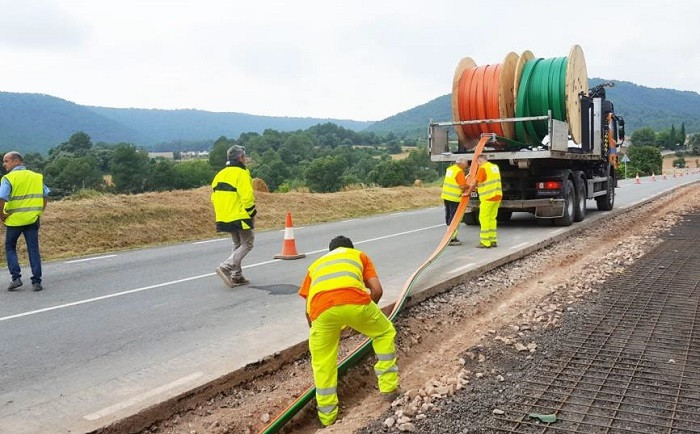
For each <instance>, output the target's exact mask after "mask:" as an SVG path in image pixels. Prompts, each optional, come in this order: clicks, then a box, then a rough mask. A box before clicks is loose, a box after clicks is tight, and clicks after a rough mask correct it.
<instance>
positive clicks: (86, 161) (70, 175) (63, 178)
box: [44, 156, 104, 196]
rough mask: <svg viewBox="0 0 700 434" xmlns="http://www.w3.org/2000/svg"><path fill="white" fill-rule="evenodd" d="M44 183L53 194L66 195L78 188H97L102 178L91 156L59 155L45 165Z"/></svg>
mask: <svg viewBox="0 0 700 434" xmlns="http://www.w3.org/2000/svg"><path fill="white" fill-rule="evenodd" d="M44 173H45V177H46V180H45V183H46V185H48V186H49V187H50V188H51V190H52V193H53V194H56V195H58V196H67V195H70V194H73V193H75V192H76V191H78V190H80V189H93V190H99V189H102V188H103V187H104V179H103V178H102V173H101V172H100V169H99V168H98V165H97V161H96V159H95V157H93V156H85V157H73V156H64V157H59V158H57V159H55V160H53V161H51V162H50V163H48V164H47V165H46V169H45V170H44Z"/></svg>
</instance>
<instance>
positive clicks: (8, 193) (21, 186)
mask: <svg viewBox="0 0 700 434" xmlns="http://www.w3.org/2000/svg"><path fill="white" fill-rule="evenodd" d="M2 165H3V167H4V168H5V170H6V171H7V175H5V176H3V177H2V181H1V182H0V210H1V211H2V213H1V214H0V218H2V221H3V222H4V223H5V227H6V229H5V255H6V257H7V268H8V269H9V270H10V275H11V276H12V281H11V282H10V284H9V286H8V287H7V290H8V291H18V290H19V287H20V286H22V279H21V277H22V272H21V269H20V266H19V261H18V258H17V240H18V239H19V237H20V235H24V240H25V241H26V243H27V253H28V255H29V265H30V267H31V269H32V289H33V290H34V291H41V290H42V289H44V287H43V286H42V284H41V279H42V274H41V253H40V252H39V219H40V217H41V215H42V214H43V213H44V209H45V208H46V196H47V195H48V194H49V189H48V187H46V185H44V177H43V176H42V175H41V174H40V173H36V172H32V171H31V170H29V169H27V168H26V167H24V159H23V158H22V154H20V153H19V152H16V151H11V152H8V153H6V154H5V155H4V156H3V158H2Z"/></svg>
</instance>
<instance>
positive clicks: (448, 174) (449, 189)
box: [440, 164, 462, 202]
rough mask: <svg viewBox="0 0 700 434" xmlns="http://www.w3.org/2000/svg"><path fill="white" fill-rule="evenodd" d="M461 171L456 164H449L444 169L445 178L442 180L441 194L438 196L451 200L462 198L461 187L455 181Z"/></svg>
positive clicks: (455, 200) (457, 200)
mask: <svg viewBox="0 0 700 434" xmlns="http://www.w3.org/2000/svg"><path fill="white" fill-rule="evenodd" d="M460 172H462V168H461V167H459V166H458V165H456V164H453V165H451V166H450V167H448V168H447V170H446V171H445V180H444V181H443V182H442V194H441V195H440V198H442V199H444V200H449V201H451V202H459V201H460V200H462V188H461V187H460V186H459V183H458V182H457V175H459V173H460Z"/></svg>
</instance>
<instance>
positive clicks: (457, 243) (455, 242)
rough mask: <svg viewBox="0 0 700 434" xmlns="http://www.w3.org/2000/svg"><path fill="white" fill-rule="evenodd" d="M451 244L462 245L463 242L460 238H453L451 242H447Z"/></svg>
mask: <svg viewBox="0 0 700 434" xmlns="http://www.w3.org/2000/svg"><path fill="white" fill-rule="evenodd" d="M447 244H448V245H449V246H461V245H462V242H461V241H460V240H459V239H458V238H452V239H451V240H450V242H449V243H447Z"/></svg>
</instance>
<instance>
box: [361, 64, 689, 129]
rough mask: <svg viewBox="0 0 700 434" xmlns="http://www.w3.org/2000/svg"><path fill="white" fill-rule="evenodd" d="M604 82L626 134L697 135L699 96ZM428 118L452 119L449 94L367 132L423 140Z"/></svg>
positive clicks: (592, 81)
mask: <svg viewBox="0 0 700 434" xmlns="http://www.w3.org/2000/svg"><path fill="white" fill-rule="evenodd" d="M602 81H604V80H603V79H601V78H592V79H590V80H589V86H591V87H593V86H595V85H597V84H599V83H601V82H602ZM605 81H613V82H614V83H615V87H613V88H606V94H607V98H608V99H609V100H610V101H612V102H613V104H614V106H615V112H616V113H617V114H619V115H621V116H622V117H624V118H625V128H626V133H627V135H631V133H632V132H633V131H635V130H638V129H639V128H642V127H651V128H653V129H655V130H657V131H660V130H665V129H668V128H670V127H671V125H673V124H675V126H676V130H678V128H680V126H681V123H685V129H686V133H696V132H700V95H699V94H697V93H696V92H690V91H680V90H674V89H658V88H649V87H645V86H639V85H637V84H634V83H630V82H628V81H616V80H605ZM430 119H433V120H434V121H436V122H444V121H451V120H452V95H451V94H447V95H443V96H441V97H439V98H436V99H434V100H432V101H429V102H427V103H425V104H422V105H419V106H417V107H414V108H412V109H410V110H407V111H404V112H401V113H398V114H396V115H394V116H391V117H389V118H386V119H384V120H381V121H379V122H375V123H374V124H372V125H370V126H369V127H368V128H367V131H373V132H375V133H377V134H386V133H388V132H393V133H394V134H397V135H406V136H410V137H425V136H426V131H427V128H428V123H429V122H430Z"/></svg>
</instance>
